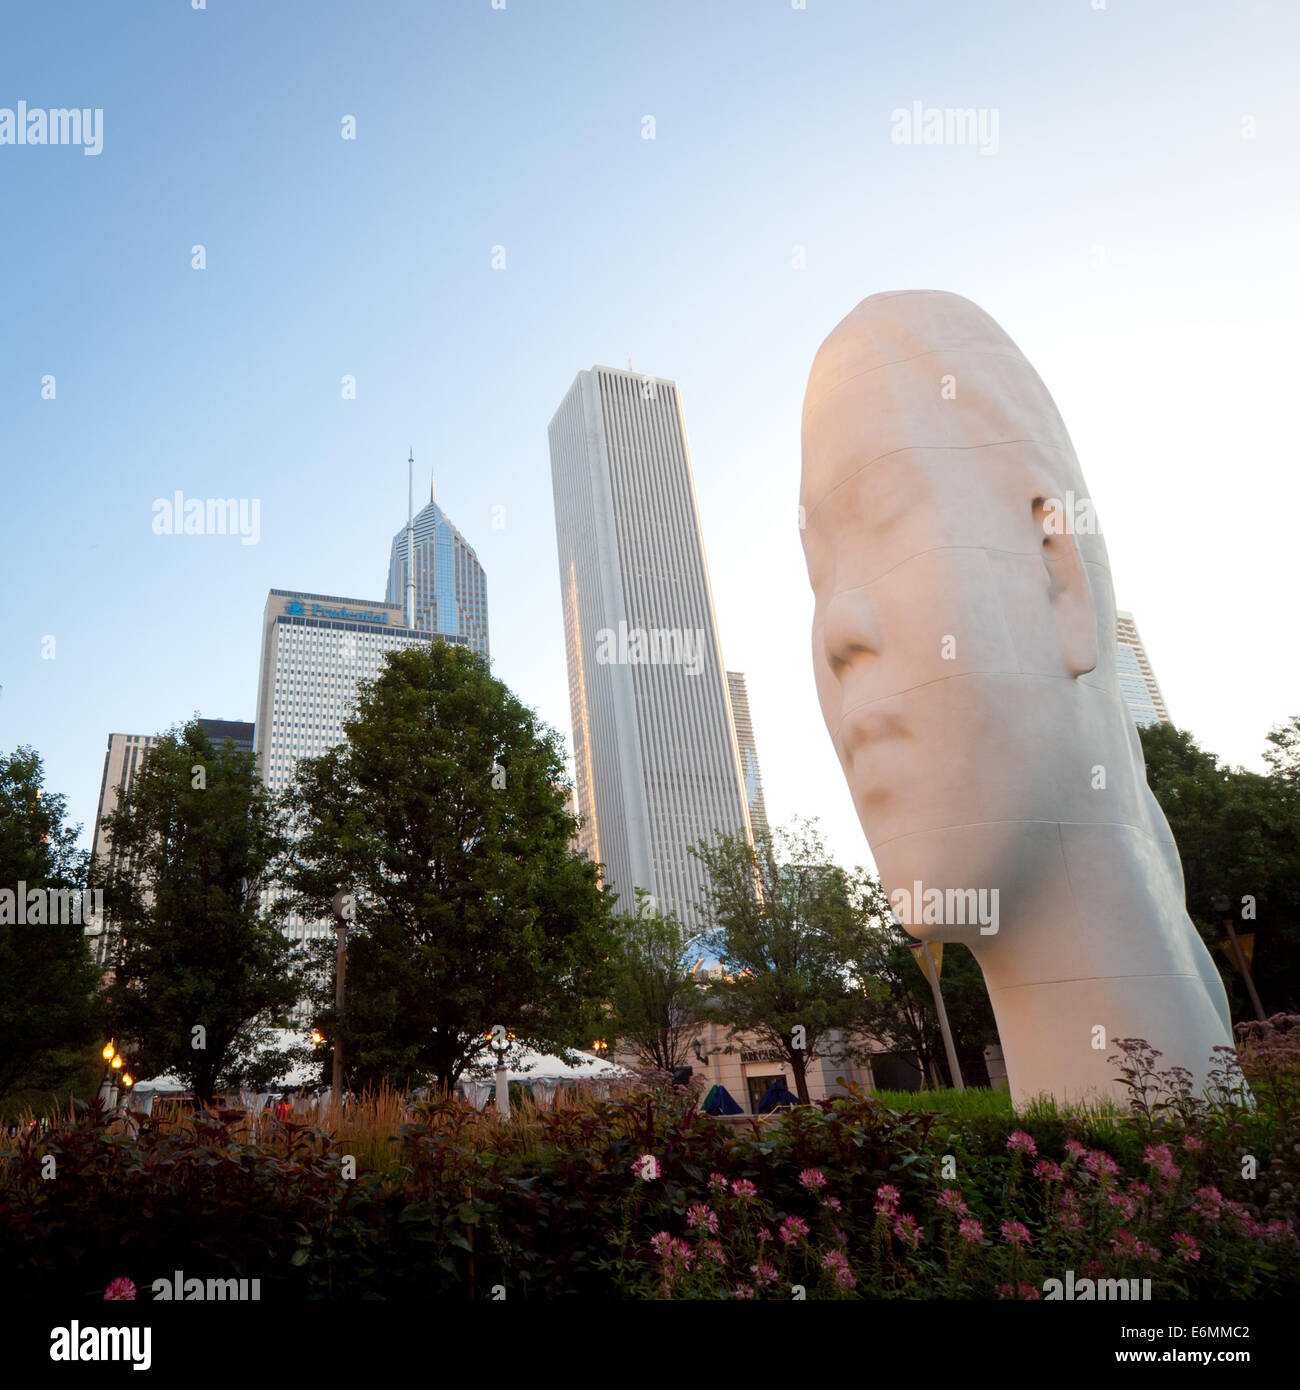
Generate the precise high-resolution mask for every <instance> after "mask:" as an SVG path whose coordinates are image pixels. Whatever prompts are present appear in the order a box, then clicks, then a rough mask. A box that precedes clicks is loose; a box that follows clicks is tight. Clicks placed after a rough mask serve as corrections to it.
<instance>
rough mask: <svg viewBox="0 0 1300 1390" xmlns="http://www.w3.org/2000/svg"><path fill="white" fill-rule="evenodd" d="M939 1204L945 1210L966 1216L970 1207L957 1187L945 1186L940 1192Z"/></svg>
mask: <svg viewBox="0 0 1300 1390" xmlns="http://www.w3.org/2000/svg"><path fill="white" fill-rule="evenodd" d="M939 1205H940V1206H941V1207H942V1208H943V1209H944V1211H950V1212H953V1213H955V1214H956V1215H958V1216H965V1215H966V1213H967V1212H968V1211H969V1210H970V1208H969V1207H968V1206H967V1205H966V1203H965V1202H964V1201H962V1196H961V1193H960V1192H958V1191H957V1189H956V1188H955V1187H945V1188H944V1190H943V1191H942V1192H941V1193H940V1194H939Z"/></svg>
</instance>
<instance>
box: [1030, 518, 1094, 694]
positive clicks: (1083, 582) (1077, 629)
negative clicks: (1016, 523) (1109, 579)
mask: <svg viewBox="0 0 1300 1390" xmlns="http://www.w3.org/2000/svg"><path fill="white" fill-rule="evenodd" d="M1057 517H1059V506H1058V509H1057V510H1056V512H1055V513H1053V512H1052V511H1051V510H1049V501H1048V499H1047V498H1046V497H1035V498H1034V521H1035V522H1036V523H1037V525H1038V530H1039V534H1040V535H1041V536H1042V537H1043V564H1044V565H1045V566H1046V568H1047V577H1048V581H1049V585H1050V587H1049V591H1048V597H1049V599H1050V601H1051V604H1052V613H1053V616H1054V617H1055V619H1056V630H1057V633H1058V634H1059V636H1060V639H1061V655H1062V656H1063V657H1064V658H1065V667H1066V670H1067V671H1068V672H1069V674H1070V675H1071V676H1086V675H1087V674H1088V672H1089V671H1094V670H1096V668H1097V610H1096V607H1095V606H1094V604H1093V601H1092V587H1091V586H1090V585H1089V583H1088V571H1087V569H1086V568H1085V567H1084V563H1083V557H1082V556H1081V555H1080V554H1079V546H1078V543H1077V541H1076V540H1075V538H1074V535H1073V533H1072V531H1071V529H1070V527H1069V526H1068V525H1067V526H1065V527H1061V526H1059V525H1056V524H1054V522H1055V521H1056V518H1057Z"/></svg>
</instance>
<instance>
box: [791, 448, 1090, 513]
mask: <svg viewBox="0 0 1300 1390" xmlns="http://www.w3.org/2000/svg"><path fill="white" fill-rule="evenodd" d="M1004 444H1040V445H1042V447H1043V448H1044V449H1056V450H1059V451H1060V452H1061V453H1065V452H1066V449H1065V446H1064V445H1063V444H1053V443H1051V442H1050V441H1049V440H1046V439H990V440H989V441H988V442H987V443H985V444H905V445H903V447H902V448H901V449H886V450H885V452H884V453H883V454H877V455H876V456H875V458H870V459H868V460H867V461H866V463H864V464H863V465H862V467H861V468H859V469H858V470H857V473H855V474H854V475H853V477H851V478H845V479H844V481H843V482H841V483H836V484H835V486H834V487H833V488H832V489H831V490H830V491H829V492H828V493H827V494H826V496H825V497H823V498H822V500H821V501H820V502H818V503H817V505H816V506H815V507H814V508H813V509H812V511H811V512H809V513H808V515H809V516H816V515H817V513H818V511H820V510H821V507H822V505H823V504H824V503H826V502H828V501H829V500H830V499H831V498H832V497H834V496H835V494H836V493H837V492H838V491H839V490H840V488H842V487H847V486H848V484H849V483H851V482H853V480H854V478H856V477H857V476H858V473H862V472H863V471H865V470H866V469H868V468H871V467H872V466H873V465H875V464H877V463H879V462H880V461H881V460H882V459H890V458H893V457H894V455H895V454H916V453H923V452H924V453H932V454H968V453H972V452H973V451H974V450H976V449H999V448H1001V447H1002V446H1003V445H1004Z"/></svg>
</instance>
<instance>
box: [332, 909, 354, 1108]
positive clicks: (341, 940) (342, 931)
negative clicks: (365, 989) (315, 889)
mask: <svg viewBox="0 0 1300 1390" xmlns="http://www.w3.org/2000/svg"><path fill="white" fill-rule="evenodd" d="M330 911H331V912H332V913H333V914H334V922H335V927H334V931H335V933H336V934H337V936H338V949H337V951H336V952H335V955H334V1077H333V1083H332V1085H331V1086H330V1097H331V1100H332V1101H333V1104H334V1108H335V1113H336V1114H337V1113H338V1107H339V1106H340V1105H341V1104H342V1103H343V975H344V972H345V971H346V969H347V965H348V944H347V942H348V927H349V926H350V925H351V924H352V923H353V922H354V921H355V920H356V915H357V900H356V898H355V897H354V896H353V895H352V894H351V893H349V892H348V891H347V889H346V888H340V889H339V891H338V892H337V893H335V894H334V896H333V898H331V899H330Z"/></svg>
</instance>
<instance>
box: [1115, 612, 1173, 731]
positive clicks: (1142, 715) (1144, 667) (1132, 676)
mask: <svg viewBox="0 0 1300 1390" xmlns="http://www.w3.org/2000/svg"><path fill="white" fill-rule="evenodd" d="M1115 641H1116V657H1117V659H1116V666H1117V668H1118V671H1119V688H1120V691H1121V693H1122V694H1123V696H1124V703H1125V704H1126V705H1128V712H1129V713H1130V714H1131V715H1132V716H1133V722H1134V723H1135V724H1136V725H1137V726H1138V727H1139V728H1141V727H1142V726H1143V725H1146V724H1168V723H1169V722H1170V720H1169V710H1168V709H1167V708H1166V707H1165V697H1164V696H1163V695H1162V694H1161V693H1160V686H1159V684H1158V683H1157V681H1156V676H1155V672H1154V671H1153V670H1152V669H1151V661H1150V658H1149V657H1148V656H1147V649H1146V647H1144V646H1143V645H1142V638H1141V636H1140V635H1139V633H1138V630H1137V623H1135V622H1134V621H1133V615H1132V613H1116V614H1115Z"/></svg>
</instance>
